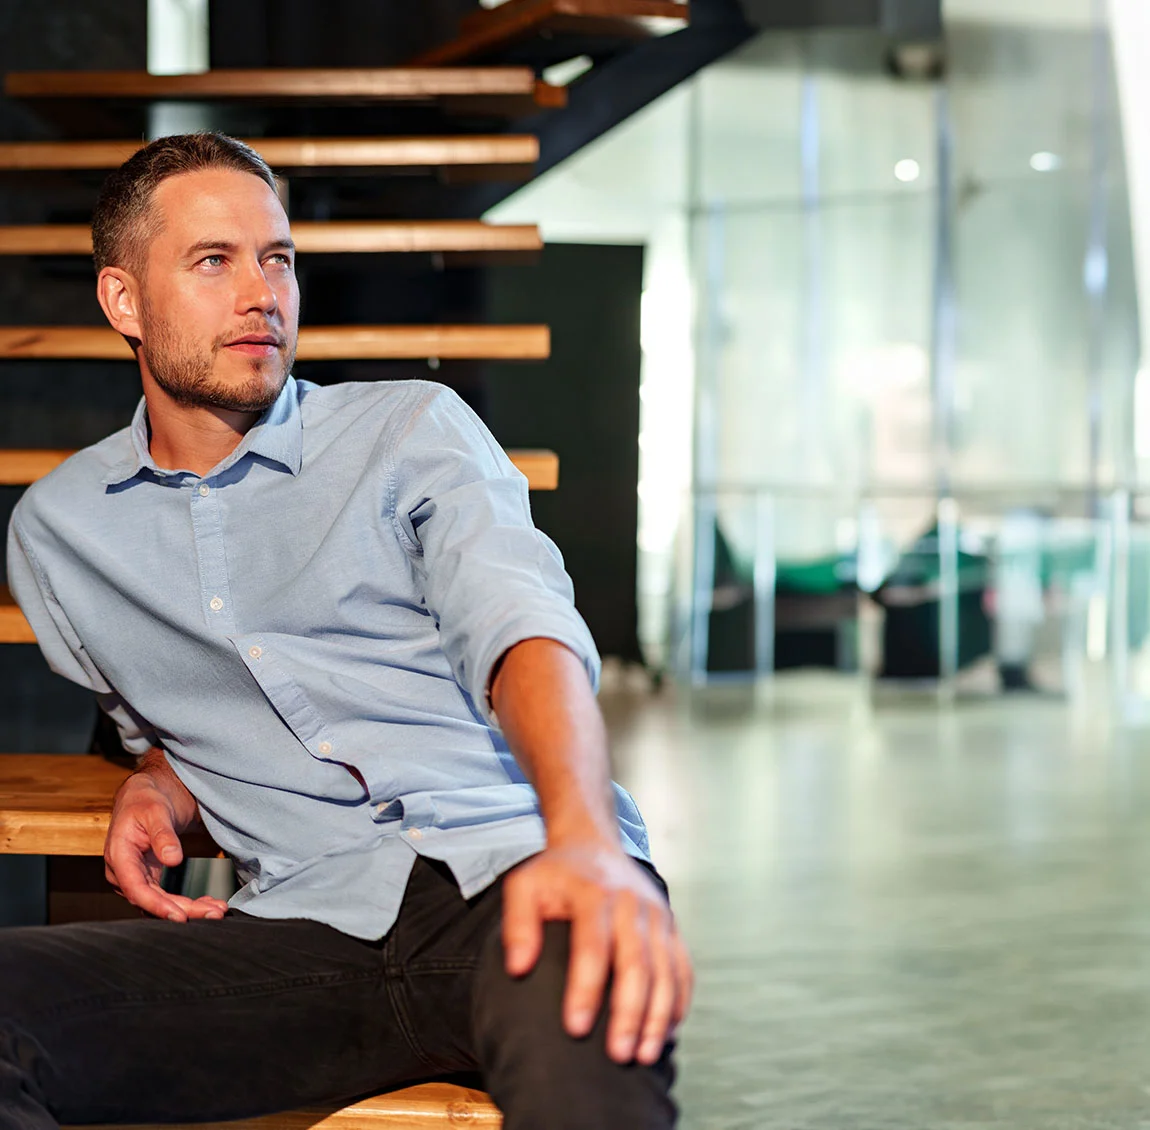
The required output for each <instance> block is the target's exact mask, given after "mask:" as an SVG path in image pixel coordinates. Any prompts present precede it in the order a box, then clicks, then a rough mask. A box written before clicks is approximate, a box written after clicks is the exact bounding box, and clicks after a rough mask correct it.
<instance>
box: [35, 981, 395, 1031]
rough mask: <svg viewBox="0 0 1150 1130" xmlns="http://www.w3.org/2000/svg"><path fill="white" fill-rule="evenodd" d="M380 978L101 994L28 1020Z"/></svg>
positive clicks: (252, 995) (269, 982) (63, 1003)
mask: <svg viewBox="0 0 1150 1130" xmlns="http://www.w3.org/2000/svg"><path fill="white" fill-rule="evenodd" d="M378 976H379V974H378V971H377V970H375V969H371V970H364V971H362V972H357V973H340V974H325V973H310V974H306V975H304V976H299V977H288V978H284V979H281V980H279V981H265V982H262V983H260V984H258V985H222V986H217V987H214V988H207V989H201V990H196V991H194V992H192V991H181V992H137V993H126V992H122V991H121V992H115V993H100V994H98V995H93V996H90V997H83V998H81V999H80V1000H70V1001H65V1002H62V1003H60V1004H58V1005H54V1006H52V1007H51V1008H47V1009H44V1010H43V1011H41V1012H37V1013H33V1014H32V1015H31V1016H30V1017H29V1018H28V1022H29V1023H31V1022H34V1021H57V1020H61V1019H64V1018H66V1017H68V1016H74V1015H78V1014H81V1013H84V1012H92V1011H97V1012H101V1011H104V1010H105V1009H115V1008H119V1007H124V1006H132V1005H141V1004H162V1003H190V1002H195V1001H210V1000H221V999H224V998H239V997H260V996H273V995H275V994H276V993H281V992H284V991H285V990H288V989H303V988H319V987H324V986H334V985H343V984H351V983H354V982H356V981H374V980H375V979H376V978H377V977H378Z"/></svg>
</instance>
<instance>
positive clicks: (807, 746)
mask: <svg viewBox="0 0 1150 1130" xmlns="http://www.w3.org/2000/svg"><path fill="white" fill-rule="evenodd" d="M603 702H604V706H605V708H606V710H607V713H608V717H609V721H610V725H611V729H612V733H613V737H614V746H615V756H616V764H617V775H618V776H619V779H620V780H621V781H623V782H624V783H625V784H626V785H627V786H628V787H629V788H631V789H632V791H634V792H635V794H636V795H637V797H638V799H639V801H640V806H641V808H642V809H643V811H644V814H645V816H646V817H647V820H648V824H649V825H650V827H651V832H652V841H653V847H654V850H655V852H656V856H657V862H658V863H659V865H660V867H661V869H662V870H663V872H664V873H665V875H666V876H667V878H668V881H669V882H670V884H671V888H672V895H673V898H674V901H675V904H676V907H677V911H678V914H679V917H680V920H681V923H682V927H683V930H684V932H685V934H686V936H687V938H688V940H689V942H690V944H691V946H692V949H693V952H694V955H695V958H696V963H697V967H698V992H697V999H696V1005H695V1009H694V1012H693V1015H692V1016H691V1018H690V1020H689V1021H688V1023H687V1025H686V1026H685V1028H684V1031H683V1034H682V1040H681V1048H682V1055H681V1081H680V1086H679V1092H678V1094H679V1100H680V1103H681V1105H682V1108H683V1123H682V1125H683V1128H684V1130H736V1128H737V1130H904V1128H905V1130H925V1128H938V1130H991V1128H993V1130H1008V1128H1009V1130H1032V1128H1033V1130H1063V1128H1066V1130H1069V1128H1074V1130H1086V1128H1090V1130H1103V1128H1107V1130H1109V1128H1122V1130H1131V1128H1150V731H1142V732H1141V733H1140V732H1138V731H1125V732H1123V731H1120V730H1117V729H1114V728H1113V727H1111V726H1110V725H1109V724H1108V723H1107V721H1106V718H1105V712H1099V713H1095V714H1091V713H1088V712H1083V711H1082V710H1074V709H1071V708H1070V707H1067V706H1066V705H1064V704H1062V703H1060V702H1059V701H1057V700H1054V699H1034V698H1028V697H1020V698H1010V699H1005V700H1003V699H994V700H983V701H972V702H960V703H957V704H955V705H953V706H949V707H943V708H940V707H939V706H938V705H937V703H936V702H935V700H934V699H933V698H932V697H929V696H918V697H916V696H902V697H899V698H890V699H884V698H880V700H879V701H878V702H873V701H871V699H870V696H869V695H868V694H867V693H866V692H865V691H864V689H863V688H862V687H861V686H860V685H859V684H858V683H856V682H854V681H847V682H843V681H840V680H836V679H834V678H832V677H818V676H807V675H800V676H797V677H791V678H787V677H782V678H780V679H779V680H778V681H777V683H776V685H775V687H774V688H773V689H769V690H764V689H763V688H760V689H759V690H758V691H757V692H756V691H754V690H753V689H751V688H733V687H724V688H713V689H711V690H707V691H694V692H685V691H681V690H679V691H674V690H672V691H665V692H663V693H661V694H659V695H656V696H653V695H651V694H650V693H648V692H647V691H645V690H643V689H641V687H640V686H639V685H637V684H634V683H629V681H628V679H626V678H621V679H616V680H614V684H613V688H612V689H609V690H608V691H606V692H605V694H604V695H603Z"/></svg>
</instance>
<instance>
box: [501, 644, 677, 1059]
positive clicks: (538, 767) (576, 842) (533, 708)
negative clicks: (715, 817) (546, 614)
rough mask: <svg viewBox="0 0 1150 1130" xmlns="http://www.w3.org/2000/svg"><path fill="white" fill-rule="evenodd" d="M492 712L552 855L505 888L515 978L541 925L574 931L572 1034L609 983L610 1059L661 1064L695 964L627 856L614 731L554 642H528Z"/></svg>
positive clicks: (566, 1014)
mask: <svg viewBox="0 0 1150 1130" xmlns="http://www.w3.org/2000/svg"><path fill="white" fill-rule="evenodd" d="M491 705H492V707H493V708H494V711H495V714H496V716H497V717H498V719H499V724H500V726H501V728H502V730H503V733H504V736H505V737H506V739H507V742H508V745H509V746H510V747H511V750H512V752H513V753H514V754H515V756H516V758H517V759H518V760H519V762H520V764H521V765H522V767H523V770H524V772H525V773H526V774H527V776H528V777H529V778H530V779H531V782H532V784H533V785H534V786H535V790H536V792H537V793H538V794H539V801H540V807H541V809H542V813H543V820H544V823H545V825H546V829H547V846H546V848H545V849H544V850H543V851H542V852H541V853H540V854H538V855H536V856H534V857H532V858H531V859H529V860H528V861H527V862H526V863H523V864H521V865H520V866H519V867H517V868H516V869H515V870H514V871H512V872H511V873H510V874H509V875H508V876H507V879H506V881H505V884H504V918H503V941H504V948H505V952H506V963H507V971H508V973H510V974H511V975H512V976H522V975H523V974H525V973H527V972H529V971H530V969H531V968H532V967H533V966H534V964H535V962H536V960H537V959H538V957H539V952H540V949H541V946H542V938H543V923H544V922H545V921H547V920H552V919H560V920H567V921H570V923H571V961H570V966H569V969H568V977H567V987H566V994H565V997H564V1002H563V1021H564V1025H565V1027H566V1029H567V1031H568V1032H569V1033H570V1034H571V1035H573V1036H577V1037H578V1036H584V1035H586V1034H587V1033H588V1032H589V1031H590V1030H591V1027H592V1025H593V1024H594V1022H595V1018H596V1016H597V1015H598V1012H599V1008H600V1006H601V1004H602V1000H603V993H604V990H605V987H606V984H607V981H608V977H609V976H610V977H612V988H611V995H610V1020H609V1024H608V1030H607V1051H608V1054H609V1055H610V1056H611V1057H612V1059H615V1060H616V1061H618V1062H620V1063H626V1062H629V1061H630V1060H632V1059H638V1060H639V1062H640V1063H648V1064H649V1063H654V1062H655V1061H656V1060H657V1059H658V1058H659V1056H660V1054H661V1053H662V1050H663V1045H664V1043H665V1042H666V1039H667V1037H668V1035H669V1034H670V1033H671V1032H672V1031H673V1029H674V1028H675V1026H677V1025H678V1024H679V1022H680V1021H681V1020H682V1018H683V1016H684V1015H685V1013H686V1011H687V1007H688V1005H689V1002H690V996H691V988H692V972H691V963H690V959H689V958H688V956H687V951H686V948H685V947H684V945H683V942H682V940H681V939H680V937H679V934H678V930H677V929H676V926H675V920H674V917H673V915H672V914H671V910H670V907H669V906H668V905H667V901H666V899H665V898H664V897H663V894H662V892H661V891H660V890H659V889H658V887H657V886H656V884H655V882H654V881H653V880H652V879H651V878H650V876H649V875H648V874H647V872H646V871H645V870H644V869H643V867H642V866H641V865H640V864H638V863H637V862H636V861H635V860H634V859H632V858H631V857H630V856H629V855H627V853H626V852H625V851H624V850H623V848H622V845H621V842H620V833H619V827H618V824H617V821H616V816H615V805H614V799H613V796H612V790H611V782H610V768H609V762H608V756H607V736H606V729H605V726H604V723H603V717H602V714H601V713H600V711H599V707H598V704H597V703H596V701H595V696H594V693H593V691H592V688H591V684H590V682H589V680H588V678H587V672H586V669H585V667H584V665H583V662H582V661H581V660H580V659H579V658H578V657H577V656H576V655H575V654H574V653H573V652H571V651H570V650H568V648H566V647H565V646H564V645H562V644H560V643H557V642H556V641H554V640H550V639H541V638H536V639H527V640H523V641H522V642H520V643H518V644H516V645H515V646H513V647H511V648H510V649H509V650H508V651H507V652H506V653H505V654H504V656H503V658H502V661H501V663H500V664H499V666H498V668H497V670H496V673H495V676H494V678H493V679H492V684H491Z"/></svg>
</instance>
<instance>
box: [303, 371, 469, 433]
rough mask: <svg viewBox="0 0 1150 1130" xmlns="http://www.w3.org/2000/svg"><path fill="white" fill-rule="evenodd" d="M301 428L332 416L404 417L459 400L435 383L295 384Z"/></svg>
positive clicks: (452, 393) (448, 390)
mask: <svg viewBox="0 0 1150 1130" xmlns="http://www.w3.org/2000/svg"><path fill="white" fill-rule="evenodd" d="M296 389H297V396H298V397H299V404H300V412H301V414H302V416H303V422H304V426H305V427H307V426H308V425H309V424H313V423H318V422H320V421H321V420H324V419H327V418H330V417H333V416H341V417H342V416H352V415H354V416H362V415H372V416H379V417H380V418H386V417H390V416H396V417H398V418H404V417H407V416H410V415H412V414H415V413H418V412H420V411H421V410H422V409H425V408H426V407H427V406H428V405H430V404H433V403H435V402H444V401H449V402H451V401H458V400H459V397H458V396H457V395H456V393H454V392H453V391H452V390H451V389H449V388H448V387H447V386H446V385H441V384H438V383H436V382H435V381H424V380H400V381H357V382H346V383H343V384H331V385H317V384H312V383H311V382H310V381H301V380H297V381H296Z"/></svg>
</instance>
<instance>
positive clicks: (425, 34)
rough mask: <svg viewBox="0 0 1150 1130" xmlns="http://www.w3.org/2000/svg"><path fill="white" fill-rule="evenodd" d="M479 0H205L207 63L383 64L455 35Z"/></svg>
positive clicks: (229, 64) (400, 58) (407, 56)
mask: <svg viewBox="0 0 1150 1130" xmlns="http://www.w3.org/2000/svg"><path fill="white" fill-rule="evenodd" d="M478 8H479V4H478V2H477V0H387V2H386V3H380V0H324V2H323V3H322V4H320V3H316V0H239V2H237V0H211V4H210V7H209V19H210V24H211V63H212V66H213V67H385V66H395V65H398V64H400V63H405V62H406V61H407V60H408V59H410V58H412V57H413V56H414V55H416V54H418V53H419V52H420V51H423V50H425V49H426V48H428V47H432V46H434V45H436V44H439V43H442V42H444V41H445V40H448V39H452V38H454V36H455V34H456V30H457V28H458V26H459V20H460V17H462V16H463V15H466V14H467V13H469V12H474V11H477V10H478Z"/></svg>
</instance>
